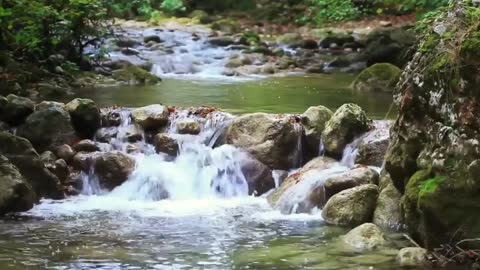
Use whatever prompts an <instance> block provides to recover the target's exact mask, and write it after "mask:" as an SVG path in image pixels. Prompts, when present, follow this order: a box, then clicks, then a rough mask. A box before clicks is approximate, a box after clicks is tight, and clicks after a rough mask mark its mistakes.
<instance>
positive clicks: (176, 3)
mask: <svg viewBox="0 0 480 270" xmlns="http://www.w3.org/2000/svg"><path fill="white" fill-rule="evenodd" d="M160 7H161V8H162V9H164V10H166V11H170V12H175V11H177V10H182V11H185V6H184V5H183V2H182V0H164V1H163V2H162V5H161V6H160Z"/></svg>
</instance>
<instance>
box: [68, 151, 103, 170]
mask: <svg viewBox="0 0 480 270" xmlns="http://www.w3.org/2000/svg"><path fill="white" fill-rule="evenodd" d="M99 155H100V153H99V152H78V153H76V154H75V156H73V159H72V166H73V168H74V169H76V170H79V171H83V172H87V173H88V172H90V169H91V168H92V166H93V165H94V164H95V162H96V160H97V158H98V157H99Z"/></svg>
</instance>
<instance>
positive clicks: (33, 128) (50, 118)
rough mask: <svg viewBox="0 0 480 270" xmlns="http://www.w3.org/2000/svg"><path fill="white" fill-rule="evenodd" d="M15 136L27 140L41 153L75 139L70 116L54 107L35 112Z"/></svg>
mask: <svg viewBox="0 0 480 270" xmlns="http://www.w3.org/2000/svg"><path fill="white" fill-rule="evenodd" d="M17 134H18V135H19V136H21V137H24V138H26V139H28V140H29V141H30V142H31V143H32V144H33V145H34V146H35V149H37V150H38V151H41V152H43V151H45V150H53V149H55V147H57V146H60V145H63V144H70V143H72V142H73V141H75V140H76V138H77V137H76V135H75V130H74V128H73V126H72V124H71V121H70V115H69V114H68V113H67V112H66V111H65V110H63V109H61V108H59V107H56V106H52V107H49V108H45V109H42V110H36V111H35V112H34V113H32V114H31V115H30V116H28V117H27V119H26V120H25V123H23V124H22V125H21V126H19V128H18V130H17Z"/></svg>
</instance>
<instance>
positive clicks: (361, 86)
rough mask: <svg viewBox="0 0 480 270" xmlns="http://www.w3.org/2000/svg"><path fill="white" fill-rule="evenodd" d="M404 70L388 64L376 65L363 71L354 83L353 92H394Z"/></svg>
mask: <svg viewBox="0 0 480 270" xmlns="http://www.w3.org/2000/svg"><path fill="white" fill-rule="evenodd" d="M401 73H402V70H401V69H400V68H398V67H397V66H394V65H392V64H388V63H382V64H375V65H373V66H371V67H368V68H366V69H365V70H363V71H362V72H361V73H360V74H359V75H358V76H357V77H356V78H355V80H354V81H353V83H352V87H353V90H356V91H362V92H368V91H372V92H393V89H394V88H395V86H396V84H397V82H398V80H399V78H400V74H401Z"/></svg>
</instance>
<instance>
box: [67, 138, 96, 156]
mask: <svg viewBox="0 0 480 270" xmlns="http://www.w3.org/2000/svg"><path fill="white" fill-rule="evenodd" d="M73 150H75V151H76V152H87V153H90V152H97V151H100V149H99V148H98V146H97V144H95V142H94V141H92V140H82V141H79V142H78V143H76V144H75V145H74V146H73Z"/></svg>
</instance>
